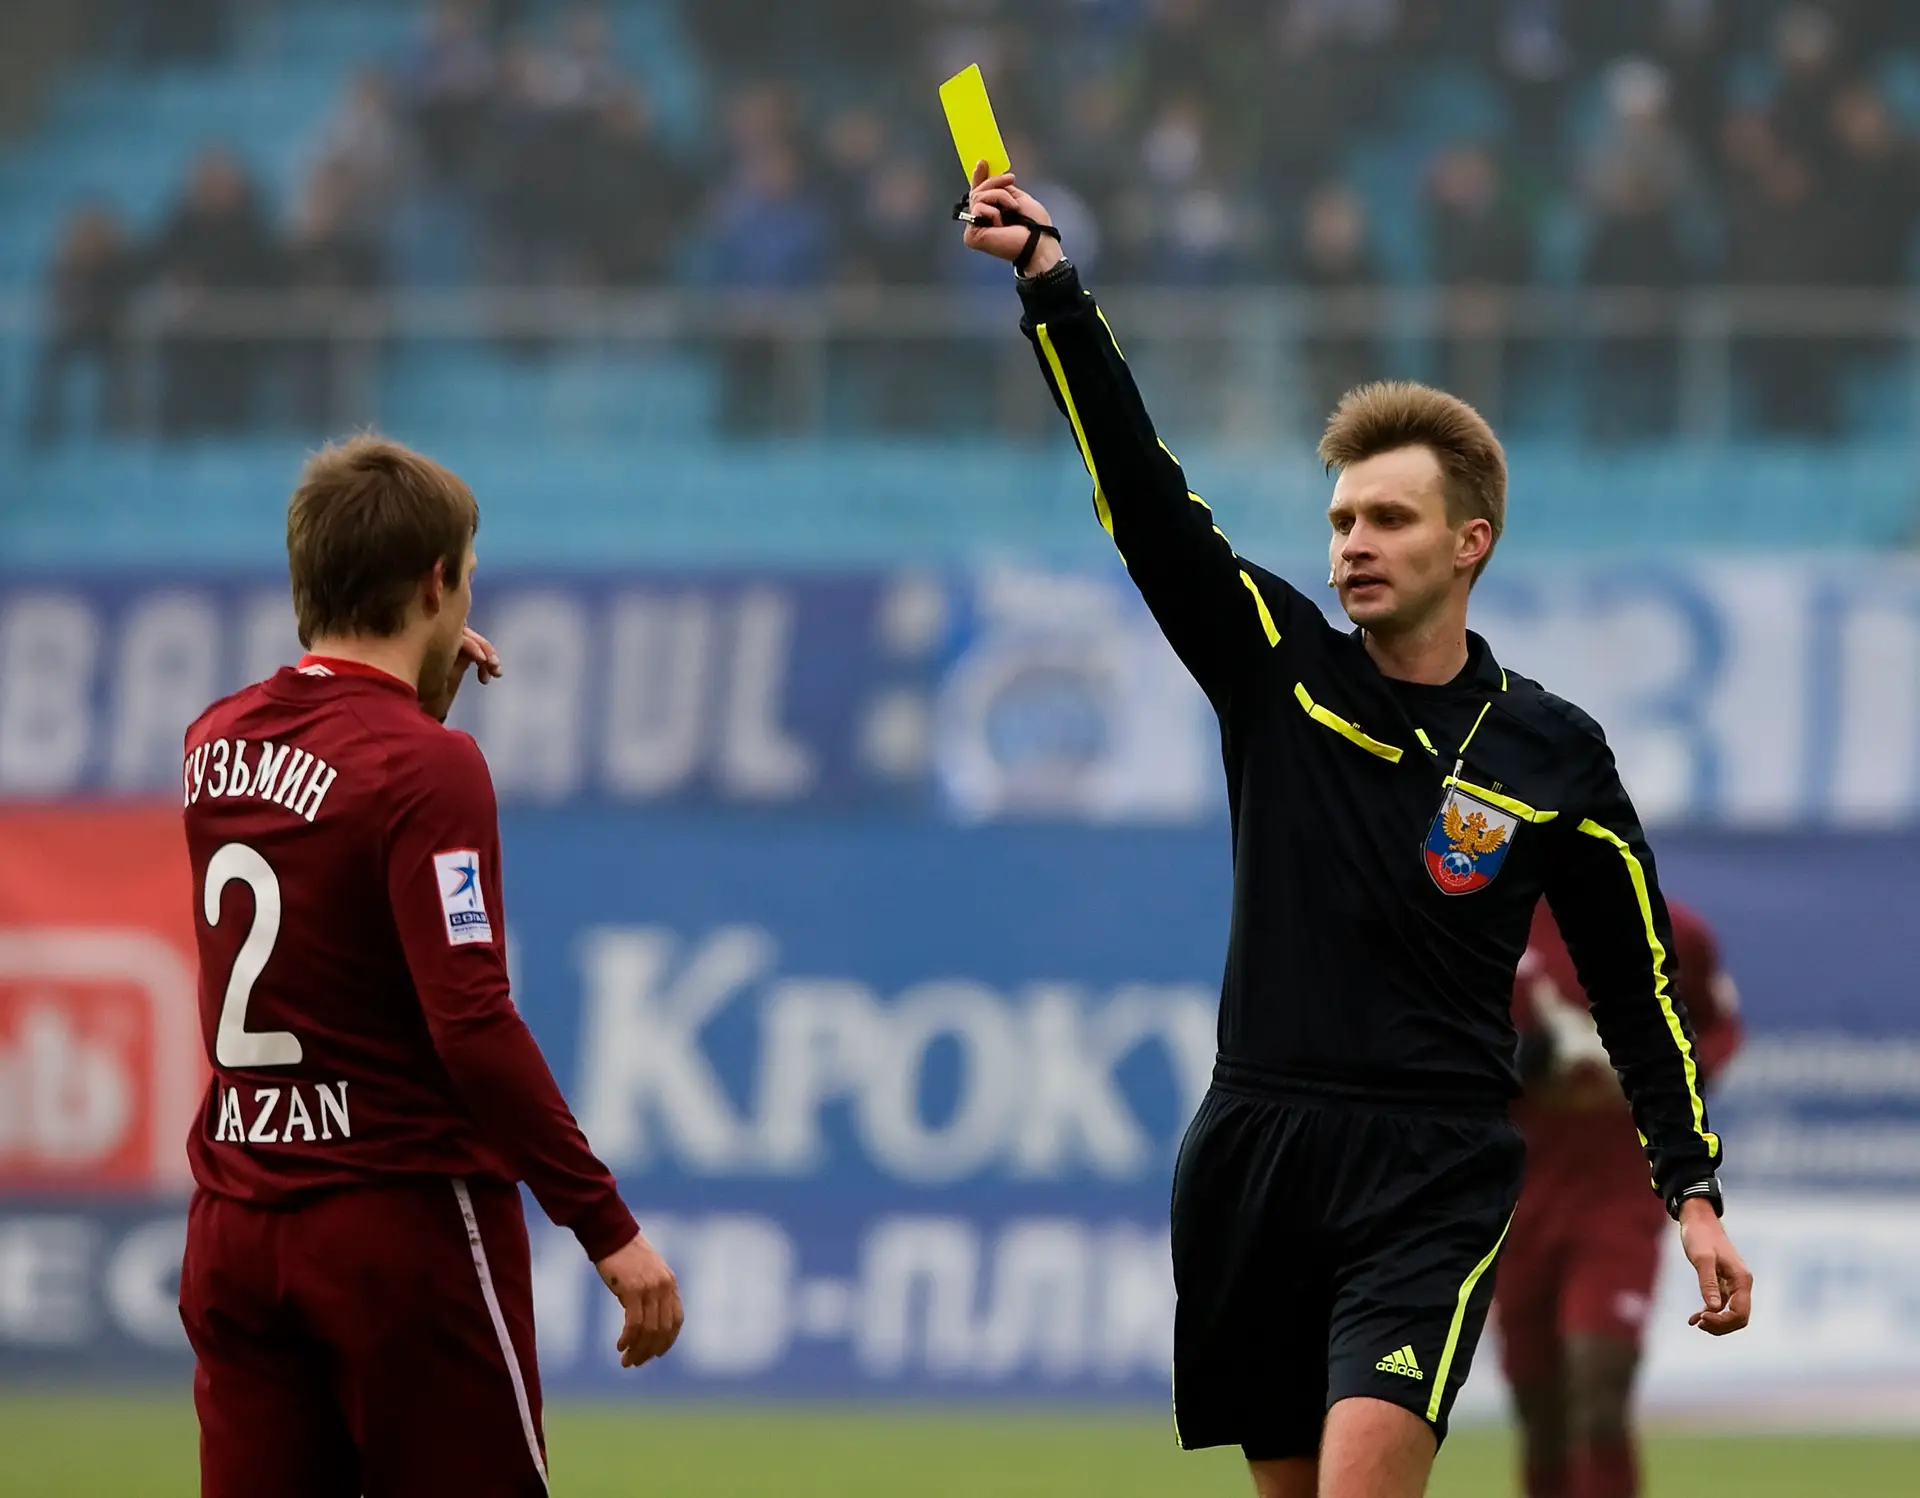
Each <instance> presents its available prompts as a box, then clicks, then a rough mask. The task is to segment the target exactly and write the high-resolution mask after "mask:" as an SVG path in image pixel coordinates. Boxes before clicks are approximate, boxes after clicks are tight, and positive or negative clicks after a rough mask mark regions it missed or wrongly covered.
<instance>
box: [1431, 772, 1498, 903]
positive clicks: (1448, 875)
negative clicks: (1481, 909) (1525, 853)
mask: <svg viewBox="0 0 1920 1498" xmlns="http://www.w3.org/2000/svg"><path fill="white" fill-rule="evenodd" d="M1519 824H1520V819H1519V818H1518V817H1516V816H1514V815H1512V814H1511V813H1509V812H1504V811H1501V810H1500V809H1499V808H1498V807H1496V806H1489V805H1488V804H1487V803H1486V802H1484V801H1482V800H1481V799H1480V798H1479V797H1477V796H1474V795H1471V794H1469V793H1468V792H1466V791H1463V790H1461V789H1460V787H1458V786H1454V787H1452V788H1451V789H1449V791H1448V792H1447V799H1446V800H1445V801H1443V802H1442V803H1441V805H1440V812H1439V814H1438V815H1437V816H1435V817H1434V819H1433V825H1432V826H1431V827H1429V828H1428V829H1427V845H1426V847H1425V848H1424V849H1422V850H1421V851H1422V855H1423V856H1424V857H1425V859H1426V861H1427V872H1428V873H1429V874H1431V875H1432V876H1433V882H1434V883H1435V884H1437V885H1439V886H1440V892H1441V893H1442V894H1447V895H1470V894H1472V893H1473V892H1474V891H1475V890H1480V889H1485V888H1486V887H1487V886H1488V885H1489V884H1491V883H1493V878H1494V875H1496V874H1498V873H1499V872H1500V865H1501V864H1503V863H1505V862H1506V861H1507V850H1508V849H1510V848H1511V847H1512V846H1513V829H1514V828H1515V827H1517V826H1519Z"/></svg>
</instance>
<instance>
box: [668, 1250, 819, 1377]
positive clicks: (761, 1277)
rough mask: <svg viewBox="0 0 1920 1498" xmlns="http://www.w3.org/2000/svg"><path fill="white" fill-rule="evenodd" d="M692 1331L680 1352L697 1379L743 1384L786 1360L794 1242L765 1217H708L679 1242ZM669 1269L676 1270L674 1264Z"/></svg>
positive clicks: (685, 1335)
mask: <svg viewBox="0 0 1920 1498" xmlns="http://www.w3.org/2000/svg"><path fill="white" fill-rule="evenodd" d="M675 1241H676V1242H678V1243H679V1244H681V1245H683V1246H682V1248H681V1249H680V1253H681V1255H682V1260H683V1262H684V1263H685V1264H686V1266H687V1271H688V1272H687V1273H686V1275H685V1276H684V1277H683V1278H682V1279H681V1283H680V1288H681V1294H682V1296H683V1298H684V1303H685V1308H686V1313H687V1325H686V1329H685V1330H684V1331H683V1332H682V1333H681V1340H680V1342H679V1343H677V1344H676V1348H677V1350H678V1352H679V1353H680V1355H681V1356H682V1357H684V1358H686V1359H687V1364H688V1367H689V1368H690V1369H691V1370H692V1372H694V1373H695V1374H696V1375H701V1376H706V1377H719V1378H743V1377H748V1376H750V1375H752V1374H755V1373H763V1372H765V1371H766V1370H767V1369H769V1368H772V1367H773V1366H774V1365H775V1364H777V1363H778V1362H779V1361H780V1359H781V1358H783V1357H784V1356H786V1352H787V1348H788V1346H789V1345H790V1343H791V1342H792V1340H793V1325H792V1320H791V1314H792V1306H793V1301H794V1297H793V1294H792V1287H793V1279H794V1251H793V1240H792V1239H791V1238H789V1237H788V1236H787V1234H786V1231H785V1230H784V1229H783V1228H781V1227H780V1225H779V1224H778V1223H775V1222H771V1221H769V1220H768V1219H766V1218H764V1217H753V1216H745V1215H732V1216H720V1217H709V1218H707V1219H705V1220H704V1221H703V1222H701V1223H700V1224H699V1225H698V1226H697V1227H688V1228H685V1229H682V1231H681V1232H680V1233H679V1234H677V1235H676V1237H675ZM668 1262H670V1263H671V1262H674V1261H673V1260H669V1261H668Z"/></svg>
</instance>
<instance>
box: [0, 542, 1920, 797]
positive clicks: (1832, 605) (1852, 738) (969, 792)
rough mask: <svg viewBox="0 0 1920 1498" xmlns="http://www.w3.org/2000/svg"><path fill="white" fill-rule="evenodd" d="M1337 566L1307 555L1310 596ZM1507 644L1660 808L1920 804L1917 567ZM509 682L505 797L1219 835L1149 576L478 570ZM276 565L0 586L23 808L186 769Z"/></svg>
mask: <svg viewBox="0 0 1920 1498" xmlns="http://www.w3.org/2000/svg"><path fill="white" fill-rule="evenodd" d="M1324 565H1325V564H1324V562H1321V563H1317V564H1316V563H1310V562H1301V563H1299V564H1296V565H1294V566H1292V567H1291V568H1290V569H1289V572H1290V575H1292V576H1293V577H1294V578H1296V579H1302V580H1305V581H1306V582H1307V583H1308V584H1309V586H1308V588H1307V591H1308V592H1309V594H1310V595H1311V596H1313V597H1315V598H1317V599H1320V600H1321V601H1322V602H1323V603H1324V604H1326V605H1327V606H1329V607H1330V606H1331V595H1329V594H1327V593H1326V592H1325V590H1324V589H1321V588H1319V587H1317V586H1313V584H1315V583H1317V580H1318V578H1319V577H1320V576H1324ZM1474 619H1475V624H1476V627H1477V628H1479V629H1480V630H1481V631H1482V632H1483V633H1485V634H1486V636H1487V637H1488V639H1489V640H1490V641H1491V642H1492V644H1493V646H1494V649H1495V650H1496V652H1497V653H1498V654H1499V656H1500V658H1501V659H1502V661H1503V662H1505V663H1506V664H1507V665H1508V666H1509V667H1511V668H1512V669H1514V670H1517V671H1520V672H1522V673H1524V674H1527V675H1530V676H1534V677H1536V678H1538V679H1540V680H1541V681H1543V682H1545V683H1546V684H1547V685H1548V686H1549V687H1550V688H1552V689H1553V690H1555V691H1556V692H1558V693H1560V694H1561V695H1562V696H1565V697H1567V698H1568V699H1570V700H1572V701H1574V702H1577V703H1579V704H1580V705H1581V706H1582V707H1584V708H1586V709H1587V710H1588V711H1589V712H1591V713H1592V714H1593V715H1594V716H1595V717H1596V718H1598V719H1599V720H1600V722H1601V723H1602V724H1604V725H1605V727H1606V729H1607V732H1608V735H1609V738H1610V741H1611V742H1612V744H1613V746H1614V749H1615V752H1616V754H1617V756H1618V758H1619V760H1620V763H1621V766H1622V769H1623V772H1624V773H1625V775H1626V778H1627V781H1628V785H1629V788H1630V789H1631V790H1632V791H1633V793H1634V796H1635V798H1636V800H1637V802H1638V803H1639V805H1640V808H1641V811H1642V814H1643V816H1644V818H1645V820H1646V821H1647V822H1648V823H1649V824H1650V825H1654V826H1682V825H1684V826H1694V827H1729V828H1740V829H1777V828H1813V827H1818V828H1824V829H1830V830H1862V829H1886V828H1901V827H1913V826H1916V825H1920V566H1915V565H1914V564H1912V563H1905V562H1887V561H1876V562H1862V561H1859V560H1853V559H1850V560H1847V561H1844V562H1840V561H1834V562H1826V561H1820V560H1809V559H1802V560H1780V561H1766V562H1752V561H1749V562H1738V563H1724V564H1706V563H1699V564H1693V563H1678V562H1676V563H1672V564H1668V565H1658V566H1648V565H1629V564H1625V563H1607V562H1601V563H1594V564H1590V565H1558V566H1535V567H1530V568H1525V569H1522V568H1519V567H1517V566H1516V567H1515V568H1513V569H1502V568H1498V567H1496V568H1495V569H1494V570H1493V571H1492V572H1490V573H1489V574H1488V576H1487V579H1486V581H1485V583H1484V584H1483V585H1482V586H1481V588H1480V589H1479V591H1478V593H1477V594H1476V596H1475V603H1474ZM475 620H476V622H477V623H478V624H479V626H480V627H481V628H482V629H484V630H485V631H486V632H487V633H488V634H489V635H491V637H492V638H493V639H494V641H495V643H496V644H498V645H499V647H500V649H501V652H502V654H503V656H504V657H505V659H506V662H507V666H508V675H507V677H506V679H505V680H504V681H501V682H499V683H497V684H495V685H494V686H492V687H490V688H488V689H487V690H486V691H484V692H482V691H469V692H467V693H466V694H464V695H463V697H462V699H461V702H460V705H459V707H458V709H457V710H456V721H457V722H458V723H459V724H460V725H461V726H464V727H467V728H470V729H471V730H472V731H473V732H474V734H475V735H476V736H477V737H478V738H479V740H480V742H481V744H482V746H483V747H484V748H485V750H486V751H487V756H488V759H489V762H490V763H491V764H492V766H493V774H494V779H495V782H496V784H497V786H498V789H499V792H500V796H501V800H502V804H503V805H508V806H513V805H518V806H568V805H575V804H587V805H594V806H601V807H662V806H665V807H720V808H728V809H735V810H744V811H757V810H777V809H804V810H812V811H841V810H856V809H857V810H860V811H872V812H888V813H892V814H896V815H904V816H909V817H914V818H938V819H943V820H950V821H958V822H962V823H982V822H995V821H1009V820H1043V821H1068V822H1075V821H1077V822H1086V823H1091V824H1097V825H1137V826H1155V825H1158V826H1197V825H1201V824H1205V823H1210V822H1215V821H1217V820H1218V819H1219V818H1220V817H1221V816H1222V815H1223V814H1224V807H1225V797H1224V792H1223V789H1222V786H1221V781H1220V774H1219V770H1218V764H1219V748H1218V734H1217V729H1216V727H1215V725H1214V723H1213V720H1212V715H1211V713H1210V712H1209V711H1208V709H1207V706H1206V703H1205V701H1204V700H1203V699H1202V698H1201V696H1200V694H1199V692H1198V690H1197V689H1196V688H1195V687H1194V686H1193V685H1192V683H1191V682H1190V681H1188V680H1187V678H1186V675H1185V673H1184V672H1183V671H1182V669H1181V667H1180V665H1179V663H1178V662H1177V661H1176V660H1175V659H1174V657H1173V654H1172V652H1171V651H1170V650H1169V649H1168V648H1167V647H1166V645H1165V643H1164V642H1163V641H1162V640H1161V638H1160V636H1159V633H1158V631H1157V630H1156V629H1155V627H1154V624H1153V621H1152V619H1151V618H1150V617H1149V616H1148V615H1147V613H1146V610H1145V609H1144V607H1143V606H1142V605H1141V603H1140V601H1139V599H1138V598H1137V597H1136V596H1135V595H1134V593H1133V590H1132V588H1131V586H1130V584H1129V583H1128V582H1127V579H1126V578H1125V577H1124V575H1122V574H1121V573H1119V572H1118V570H1117V569H1115V570H1108V571H1100V572H1068V573H1063V572H1054V571H1045V570H1041V569H1036V568H1030V567H1020V566H1013V565H1005V566H993V567H982V568H979V569H975V570H972V571H968V572H964V573H961V572H956V573H952V574H939V573H872V572H868V573H858V574H847V575H817V576H816V575H807V574H782V573H773V572H756V573H725V572H704V573H657V574H655V573H646V574H633V575H626V576H617V577H590V576H561V577H534V576H507V577H496V576H494V575H493V574H491V573H483V574H482V579H481V582H480V585H479V587H478V598H477V606H476V612H475ZM297 650H298V647H297V645H296V644H295V642H294V640H293V634H292V626H291V619H290V613H289V607H288V604H287V599H286V589H285V584H284V582H283V581H281V580H279V579H276V578H269V577H251V578H241V579H238V580H234V579H208V578H199V579H196V578H189V577H155V578H150V579H137V580H135V581H133V582H132V583H128V582H125V581H121V580H115V581H112V582H105V581H100V580H95V579H80V578H71V579H60V578H34V579H25V578H17V579H14V580H11V581H9V580H5V579H0V799H6V798H32V799H40V800H45V799H58V798H63V797H72V796H81V795H97V794H102V793H105V794H110V795H126V794H143V793H147V792H153V791H163V790H170V789H171V788H172V786H173V784H174V782H175V779H176V777H177V775H178V772H179V766H178V763H177V760H178V754H177V750H178V744H179V738H180V733H181V730H182V729H183V728H184V727H185V726H186V724H187V723H188V722H190V721H191V720H192V718H193V717H194V716H195V715H196V714H197V713H198V712H199V711H200V709H201V708H202V707H204V706H205V705H206V703H207V702H208V701H210V700H211V699H212V698H214V697H215V696H218V695H220V694H221V693H223V692H226V691H229V690H231V689H232V688H234V687H236V686H238V685H240V684H242V683H243V682H246V681H250V680H254V679H257V678H258V677H260V676H263V675H265V674H267V673H268V672H269V671H271V670H272V669H273V668H274V667H276V666H277V665H279V664H282V663H284V662H286V661H288V660H290V659H292V658H293V657H294V655H295V654H296V653H297Z"/></svg>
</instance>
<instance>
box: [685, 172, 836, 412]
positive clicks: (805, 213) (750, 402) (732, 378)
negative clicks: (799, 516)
mask: <svg viewBox="0 0 1920 1498" xmlns="http://www.w3.org/2000/svg"><path fill="white" fill-rule="evenodd" d="M828 248H829V243H828V232H827V223H826V219H825V216H824V215H823V214H822V212H821V210H820V208H819V206H818V205H817V204H816V203H815V202H814V200H813V198H812V196H811V195H809V194H808V193H807V192H806V191H805V189H804V186H803V184H802V182H801V178H800V161H799V158H798V157H797V156H796V155H795V154H794V152H793V150H792V149H791V148H790V147H788V146H786V145H784V144H781V143H778V142H776V143H773V144H765V145H759V146H755V147H753V148H752V149H751V150H750V151H749V153H748V154H747V155H746V156H745V158H744V159H743V160H741V162H740V163H739V165H738V166H737V167H736V168H735V170H734V174H733V177H732V180H731V181H730V182H728V184H727V185H726V187H725V188H724V189H723V190H722V192H721V194H720V196H719V198H718V199H717V200H716V202H715V204H714V211H713V217H712V222H711V224H710V225H709V228H708V233H707V239H706V244H705V246H704V248H703V251H702V255H701V259H702V262H703V263H702V267H701V269H702V271H703V272H704V274H705V276H706V277H707V279H709V280H710V281H712V282H713V283H715V284H716V285H719V286H722V287H726V288H729V289H733V290H741V291H749V290H750V291H802V290H806V289H808V288H811V287H815V286H818V285H820V284H821V282H822V280H823V279H824V277H825V274H826V268H827V253H828ZM722 374H723V379H722V389H721V424H722V425H723V426H724V427H725V428H726V429H727V430H728V431H730V432H733V433H736V434H753V433H763V432H767V431H773V430H778V431H792V430H795V429H797V428H798V427H799V426H800V425H801V424H802V423H803V422H804V421H805V419H806V408H807V403H808V401H809V400H810V399H811V394H810V392H809V390H808V388H807V387H808V377H807V375H806V374H805V373H804V372H803V371H802V370H801V368H800V359H799V351H798V350H797V349H796V348H794V347H793V346H792V345H791V344H788V343H785V342H782V341H780V340H778V339H775V338H772V337H761V336H753V337H744V338H736V339H733V340H732V341H730V342H729V343H728V345H727V352H726V355H725V358H724V360H723V370H722Z"/></svg>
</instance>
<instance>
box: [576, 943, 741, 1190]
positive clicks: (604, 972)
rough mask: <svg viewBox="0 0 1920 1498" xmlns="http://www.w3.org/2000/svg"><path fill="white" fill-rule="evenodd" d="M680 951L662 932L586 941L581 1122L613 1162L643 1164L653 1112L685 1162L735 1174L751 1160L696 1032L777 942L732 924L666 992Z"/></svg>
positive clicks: (690, 960)
mask: <svg viewBox="0 0 1920 1498" xmlns="http://www.w3.org/2000/svg"><path fill="white" fill-rule="evenodd" d="M678 946H679V943H678V941H676V939H675V938H674V937H673V935H672V934H671V933H670V932H666V931H661V930H657V929H642V930H637V931H629V930H614V929H605V928H603V929H599V930H594V931H591V932H589V933H588V934H587V937H586V941H585V947H584V965H585V968H586V989H587V1004H586V1015H585V1017H584V1020H583V1023H582V1026H581V1037H580V1045H581V1055H582V1058H583V1059H582V1063H581V1078H580V1086H579V1097H580V1110H579V1112H580V1124H581V1127H582V1128H583V1129H585V1130H586V1132H587V1137H588V1138H590V1139H592V1140H593V1141H594V1144H595V1146H596V1147H597V1148H598V1149H599V1150H600V1152H601V1154H602V1155H603V1156H604V1157H605V1158H606V1159H607V1160H608V1161H609V1162H614V1161H617V1162H619V1164H620V1166H622V1167H632V1166H639V1165H643V1164H645V1163H646V1162H648V1161H649V1160H650V1159H651V1158H652V1154H653V1146H652V1145H651V1143H650V1141H649V1137H648V1133H647V1119H646V1115H647V1114H648V1113H650V1112H654V1111H657V1112H658V1114H659V1121H660V1124H661V1126H662V1130H663V1133H664V1134H665V1136H666V1137H667V1138H668V1139H670V1140H671V1141H672V1143H673V1145H674V1147H675V1153H676V1154H677V1155H678V1157H679V1158H680V1159H681V1160H683V1161H684V1162H686V1164H688V1165H689V1166H691V1167H692V1168H693V1169H695V1170H702V1171H711V1172H714V1173H722V1172H726V1171H728V1170H737V1169H739V1168H740V1167H742V1166H743V1165H745V1164H747V1163H748V1158H749V1157H748V1156H747V1152H746V1151H745V1150H743V1149H742V1148H741V1145H742V1132H743V1131H742V1130H741V1128H740V1127H739V1125H738V1124H737V1123H736V1122H735V1120H734V1117H733V1110H732V1108H731V1107H730V1106H729V1104H728V1102H727V1096H726V1093H725V1092H724V1091H723V1090H722V1088H721V1086H720V1083H719V1080H718V1079H717V1078H716V1077H715V1076H714V1073H713V1069H712V1067H710V1066H709V1065H708V1064H707V1059H706V1056H705V1054H704V1053H703V1052H702V1051H701V1049H700V1045H699V1031H700V1028H701V1026H703V1025H705V1024H706V1022H707V1021H708V1020H709V1019H711V1018H712V1017H713V1016H714V1015H715V1014H716V1013H718V1012H719V1010H720V1009H721V1007H722V1006H724V1005H725V1004H726V1003H727V1002H728V1001H729V1000H731V999H732V998H733V997H734V996H735V994H736V993H737V992H738V991H739V989H740V987H741V985H742V984H745V983H749V982H751V981H752V980H753V979H755V978H757V977H759V976H760V975H761V974H762V973H763V972H764V971H765V970H766V969H767V967H768V966H769V965H771V963H772V961H773V956H774V944H773V939H772V938H771V937H770V936H768V935H767V934H766V933H765V932H764V931H760V930H757V929H755V928H754V927H751V926H732V927H727V928H725V929H723V930H721V931H718V932H716V933H714V935H713V936H711V937H709V938H708V939H707V940H706V941H705V942H703V943H701V945H700V946H699V947H698V948H697V949H695V951H694V952H693V954H692V955H691V956H689V957H688V958H687V960H686V962H685V963H684V964H683V965H682V966H681V969H680V972H679V974H678V977H677V978H676V979H675V981H674V982H673V983H672V985H671V986H667V984H666V977H667V970H668V964H669V963H670V962H671V960H672V958H673V955H674V953H675V951H676V949H677V948H678Z"/></svg>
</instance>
